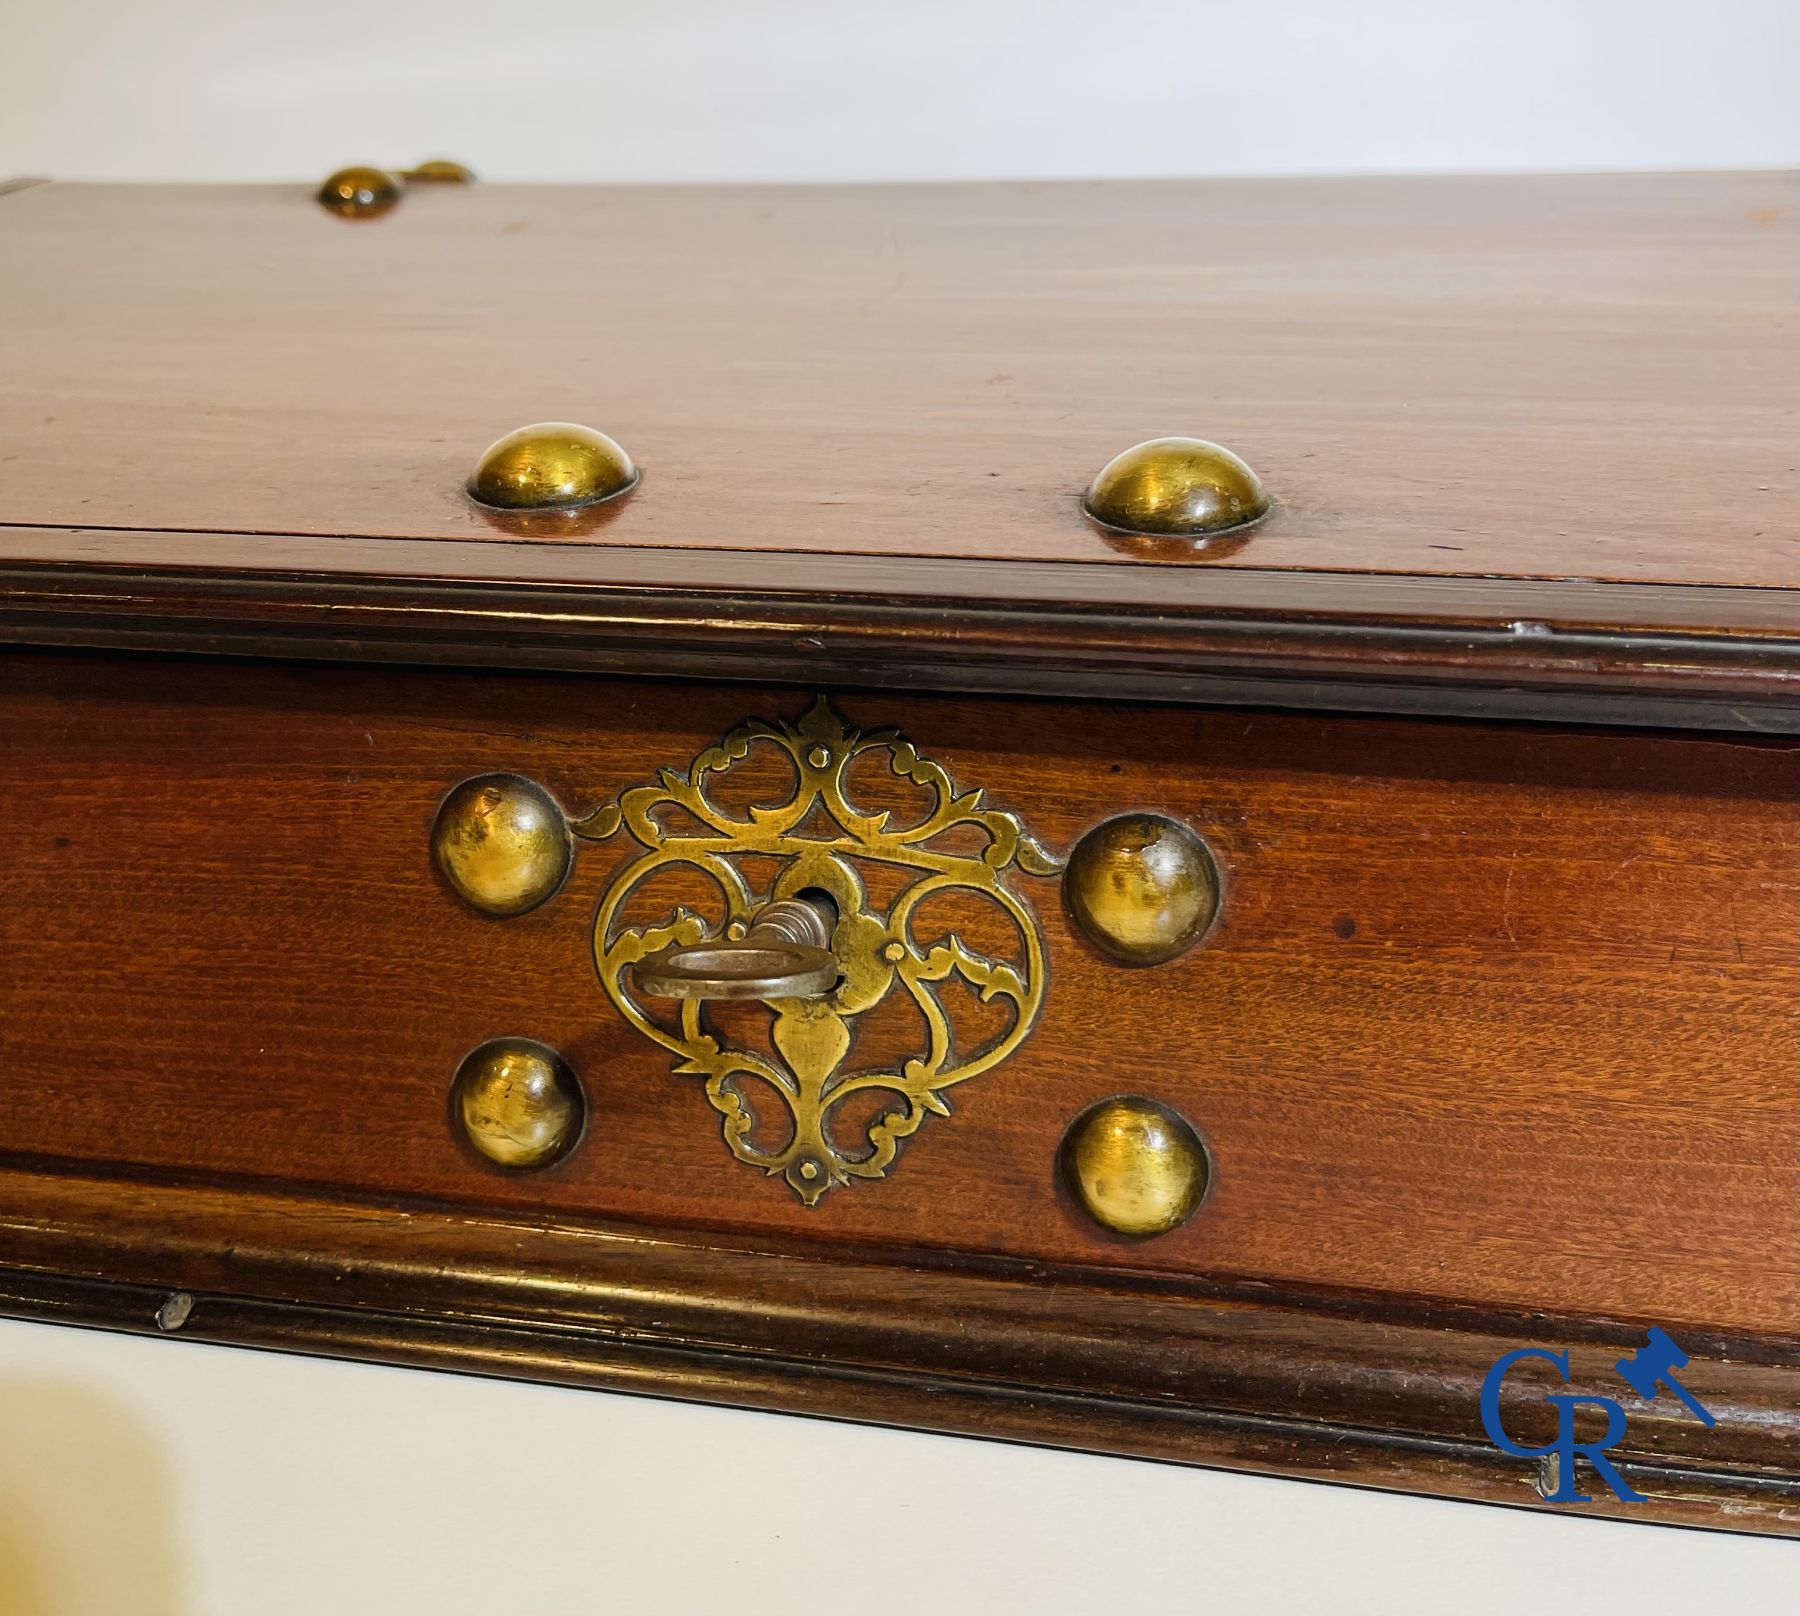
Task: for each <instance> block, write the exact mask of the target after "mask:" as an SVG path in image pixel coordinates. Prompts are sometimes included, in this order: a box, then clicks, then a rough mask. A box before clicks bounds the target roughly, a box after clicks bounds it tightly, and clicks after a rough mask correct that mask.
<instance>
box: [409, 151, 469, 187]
mask: <svg viewBox="0 0 1800 1616" xmlns="http://www.w3.org/2000/svg"><path fill="white" fill-rule="evenodd" d="M400 178H401V179H403V180H405V181H406V182H407V184H409V185H473V184H474V183H475V170H474V169H472V168H465V167H464V166H463V165H462V164H461V163H457V162H452V161H451V160H450V159H449V158H448V157H433V158H430V159H429V160H428V161H426V162H423V163H420V164H419V166H418V167H417V168H403V169H401V170H400Z"/></svg>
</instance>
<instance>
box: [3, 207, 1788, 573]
mask: <svg viewBox="0 0 1800 1616" xmlns="http://www.w3.org/2000/svg"><path fill="white" fill-rule="evenodd" d="M1795 202H1796V193H1795V182H1794V180H1793V178H1792V177H1791V176H1785V175H1779V174H1739V175H1728V174H1727V175H1719V174H1711V175H1703V174H1689V175H1675V176H1653V175H1615V176H1604V177H1600V176H1561V177H1553V178H1513V177H1489V178H1475V179H1454V180H1452V179H1370V180H1334V181H1329V182H1315V181H1262V182H1234V181H1206V182H1173V181H1169V182H1144V183H1119V182H1108V183H1105V184H1066V185H1017V184H1013V185H969V186H872V187H863V188H848V189H846V188H832V187H817V188H768V187H745V188H737V189H728V190H718V189H701V188H675V189H655V188H643V189H630V188H627V189H562V188H532V187H508V186H486V185H480V186H475V187H473V188H470V189H461V188H454V187H438V188H431V187H419V188H416V189H415V191H414V192H413V193H412V194H409V195H408V196H407V197H406V198H405V200H404V202H403V203H402V205H401V206H400V207H398V208H397V209H395V210H394V211H393V212H392V213H391V214H389V215H387V216H386V217H384V218H382V219H380V220H377V221H369V222H347V221H344V220H340V219H336V218H333V217H330V216H328V215H326V214H325V213H324V212H323V211H322V210H320V209H319V208H318V207H316V206H315V205H314V204H313V203H312V202H311V200H310V199H309V197H308V195H307V192H306V190H305V189H304V188H302V187H298V186H294V187H255V188H249V187H218V186H189V187H117V186H80V185H64V184H48V185H37V186H32V187H30V188H28V189H25V190H21V191H18V192H16V193H14V194H12V195H9V196H7V197H6V198H5V200H4V203H3V204H0V241H3V243H4V251H0V299H3V300H4V304H5V307H6V308H7V309H8V311H9V317H8V321H7V327H6V335H5V338H4V344H5V362H4V364H0V523H9V524H39V525H49V526H81V527H88V528H98V529H139V528H141V529H158V530H179V529H195V530H216V531H220V532H229V533H240V534H246V535H262V536H263V537H262V538H261V539H260V541H259V542H258V544H257V546H256V549H257V552H258V554H259V555H260V557H261V558H262V562H263V564H264V565H266V566H267V567H269V568H272V569H280V568H282V567H283V566H284V565H286V564H287V555H286V542H287V541H286V540H285V539H284V538H283V537H282V536H283V535H339V534H355V535H363V536H371V537H383V536H391V537H403V538H428V539H462V540H480V539H507V538H516V537H518V536H520V530H519V529H518V527H517V525H516V524H501V525H495V524H494V523H492V522H490V521H489V520H488V519H486V518H484V517H483V516H482V515H481V514H479V513H478V512H477V511H476V510H475V509H473V508H471V507H470V506H469V505H468V504H467V503H466V502H465V500H464V498H463V496H462V492H461V488H462V483H463V479H464V478H465V477H466V475H467V473H468V471H469V469H470V467H471V466H472V464H473V462H474V460H475V458H476V456H477V455H478V454H479V453H480V452H481V450H482V449H483V448H484V447H485V446H486V445H487V444H488V443H489V442H490V441H492V440H493V439H494V438H496V437H498V436H499V435H500V434H501V433H503V432H505V431H508V430H510V429H511V428H513V427H516V426H519V425H522V424H524V423H526V422H530V421H538V420H546V419H557V418H568V419H576V420H581V421H585V422H587V423H589V424H591V425H594V426H598V427H600V428H602V429H604V430H606V431H609V432H611V433H612V434H614V435H615V436H616V437H618V438H619V439H620V440H621V441H622V442H623V443H624V444H625V445H626V446H627V447H628V448H629V449H630V450H631V451H632V452H633V453H634V455H636V456H637V458H638V460H639V461H640V463H641V464H642V466H643V468H644V481H643V484H642V486H641V488H640V489H639V490H638V491H637V492H636V493H634V494H633V495H632V496H631V497H630V498H629V499H628V500H626V501H624V502H622V503H620V504H618V505H615V506H608V507H605V508H603V509H602V511H600V512H598V513H596V514H595V516H594V517H593V519H592V521H591V522H590V523H589V524H585V525H586V526H587V527H588V530H587V531H585V532H584V531H580V529H579V528H577V529H575V530H572V531H570V532H569V533H568V534H567V535H566V536H567V537H568V538H570V539H573V540H575V541H578V542H580V543H583V544H588V545H593V546H596V547H599V548H601V549H603V550H608V551H610V550H616V549H618V548H620V547H639V546H679V547H688V546H695V547H701V548H706V549H712V550H719V549H743V550H750V551H761V552H777V551H803V552H809V553H811V552H816V553H821V554H866V555H922V556H934V557H957V556H960V557H977V558H982V557H1010V558H1018V559H1023V560H1031V561H1058V562H1063V561H1092V562H1098V563H1110V564H1114V565H1117V566H1120V567H1130V566H1131V565H1132V564H1133V563H1134V562H1136V561H1138V560H1139V559H1140V558H1141V551H1140V550H1137V549H1134V548H1133V547H1130V546H1121V545H1118V544H1117V543H1116V542H1109V540H1108V539H1107V538H1106V537H1105V536H1103V535H1102V534H1100V533H1099V532H1098V531H1096V530H1095V529H1093V528H1091V527H1089V526H1088V525H1087V524H1086V523H1085V521H1084V520H1083V518H1082V517H1081V515H1080V512H1079V508H1078V500H1079V496H1080V494H1081V492H1082V490H1083V488H1084V487H1085V485H1086V483H1087V481H1088V479H1089V478H1090V477H1091V476H1092V475H1093V473H1094V472H1095V471H1096V470H1097V469H1098V468H1099V466H1101V465H1102V464H1103V463H1104V462H1105V461H1106V460H1107V459H1109V458H1110V457H1111V456H1112V455H1113V454H1114V453H1116V452H1117V451H1118V450H1120V449H1122V448H1124V447H1126V446H1128V445H1130V444H1132V443H1135V442H1137V441H1138V440H1140V439H1143V438H1146V437H1151V436H1157V435H1161V434H1167V433H1186V434H1192V435H1197V436H1202V437H1210V438H1214V439H1217V440H1219V441H1221V442H1224V443H1226V444H1228V445H1229V446H1230V447H1232V448H1234V449H1236V450H1237V451H1238V452H1239V453H1241V454H1242V455H1243V456H1244V457H1245V458H1246V459H1248V460H1249V461H1250V462H1251V464H1252V465H1254V466H1255V467H1256V468H1257V469H1258V470H1259V471H1260V472H1261V473H1262V475H1263V477H1264V479H1265V481H1266V482H1267V485H1268V487H1269V489H1270V491H1271V492H1272V493H1273V495H1274V497H1275V499H1276V500H1277V501H1278V509H1277V511H1276V514H1275V515H1274V517H1273V518H1272V519H1271V520H1270V521H1269V522H1268V523H1267V524H1266V525H1265V526H1264V527H1263V528H1261V529H1260V530H1258V531H1257V532H1255V533H1253V534H1251V535H1250V536H1249V537H1248V538H1247V539H1246V540H1244V541H1243V542H1242V543H1240V544H1237V545H1235V547H1228V548H1227V549H1226V550H1220V551H1214V552H1211V553H1209V554H1208V555H1207V556H1206V557H1205V558H1204V560H1203V564H1204V565H1206V566H1208V567H1213V566H1217V567H1224V568H1234V567H1252V568H1257V569H1263V570H1270V569H1275V570H1288V569H1299V570H1325V571H1347V572H1387V573H1427V574H1442V575H1457V576H1481V577H1485V576H1506V577H1526V578H1562V577H1572V578H1594V579H1622V580H1634V581H1663V582H1677V583H1711V584H1740V585H1755V586H1764V587H1769V586H1777V587H1791V586H1793V585H1794V584H1795V582H1796V559H1795V549H1794V545H1793V537H1794V523H1793V513H1794V507H1795V491H1796V481H1795V460H1794V454H1793V442H1794V430H1793V427H1794V420H1793V411H1794V393H1793V386H1792V380H1793V374H1794V369H1795V362H1796V352H1797V349H1796V320H1795V312H1796V291H1795V285H1794V281H1793V277H1792V274H1791V266H1792V263H1793V259H1794V255H1795V251H1794V250H1795V244H1796V236H1797V231H1800V211H1797V209H1796V206H1795ZM528 536H534V537H545V535H543V534H541V533H537V534H530V535H528ZM552 537H553V535H552ZM1137 571H1138V572H1140V573H1141V578H1142V581H1141V583H1140V585H1139V589H1140V591H1141V598H1142V599H1143V600H1144V601H1145V602H1147V603H1153V602H1154V601H1155V600H1156V599H1157V598H1158V595H1159V592H1160V591H1161V590H1162V589H1163V588H1164V587H1165V582H1164V580H1165V578H1166V573H1165V572H1164V571H1163V570H1161V569H1154V570H1153V569H1151V568H1148V567H1143V568H1139V569H1137ZM821 582H822V584H823V585H824V586H825V587H829V585H830V577H829V570H828V569H826V570H825V571H824V572H823V573H822V576H821Z"/></svg>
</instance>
